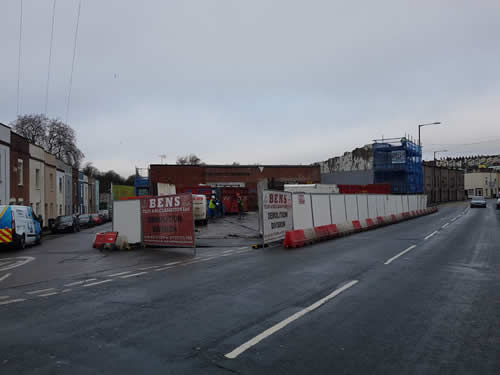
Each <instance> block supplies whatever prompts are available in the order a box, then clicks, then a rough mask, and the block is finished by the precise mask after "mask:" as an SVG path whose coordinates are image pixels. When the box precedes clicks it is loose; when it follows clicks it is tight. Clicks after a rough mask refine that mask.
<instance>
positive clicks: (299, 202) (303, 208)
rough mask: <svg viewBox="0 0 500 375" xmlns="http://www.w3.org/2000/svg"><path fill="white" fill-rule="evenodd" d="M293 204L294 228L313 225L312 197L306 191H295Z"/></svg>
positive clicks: (305, 227) (304, 227)
mask: <svg viewBox="0 0 500 375" xmlns="http://www.w3.org/2000/svg"><path fill="white" fill-rule="evenodd" d="M292 204H293V229H307V228H312V227H313V221H312V210H311V197H310V195H309V194H305V193H294V194H293V195H292Z"/></svg>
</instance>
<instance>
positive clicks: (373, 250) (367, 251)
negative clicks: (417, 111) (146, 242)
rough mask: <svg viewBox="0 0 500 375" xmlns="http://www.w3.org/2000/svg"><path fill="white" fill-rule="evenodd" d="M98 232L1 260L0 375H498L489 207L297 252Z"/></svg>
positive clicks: (442, 213)
mask: <svg viewBox="0 0 500 375" xmlns="http://www.w3.org/2000/svg"><path fill="white" fill-rule="evenodd" d="M92 232H93V230H86V231H84V232H82V233H79V234H74V235H73V234H72V235H67V236H57V237H54V238H51V239H47V240H46V241H45V242H44V244H43V245H42V247H33V248H29V249H27V250H25V251H23V252H20V251H16V252H3V253H2V254H0V279H1V278H2V277H3V276H5V275H6V274H10V275H9V276H8V277H6V278H5V279H4V280H2V281H0V321H1V325H0V337H1V340H0V371H1V373H2V374H112V373H113V374H114V373H116V374H138V373H140V374H230V373H237V374H398V375H399V374H498V373H500V292H499V291H500V210H495V209H494V207H493V204H492V203H491V202H489V207H488V208H487V209H470V208H468V207H467V205H466V204H465V203H454V204H449V205H444V206H442V207H441V208H440V210H439V212H437V213H435V214H432V215H429V216H424V217H420V218H417V219H413V220H409V221H406V222H402V223H399V224H395V225H392V226H387V227H383V228H379V229H376V230H373V231H368V232H363V233H360V234H356V235H353V236H349V237H344V238H340V239H337V240H333V241H328V242H323V243H319V244H316V245H313V246H309V247H305V248H300V249H296V250H284V249H282V248H281V247H274V248H267V249H260V250H252V249H251V248H249V247H237V248H216V247H214V248H205V249H199V251H198V255H197V256H196V257H193V256H192V254H191V253H190V251H187V250H184V251H180V250H176V251H165V250H136V251H131V252H122V253H100V252H98V251H96V250H92V249H90V248H89V245H90V242H91V239H92V236H93V234H92ZM23 257H24V258H23ZM28 258H33V259H31V260H28V261H26V260H27V259H28ZM23 259H24V260H23ZM23 261H25V263H23ZM10 266H14V267H13V268H9V267H10ZM5 268H8V269H5Z"/></svg>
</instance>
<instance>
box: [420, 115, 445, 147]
mask: <svg viewBox="0 0 500 375" xmlns="http://www.w3.org/2000/svg"><path fill="white" fill-rule="evenodd" d="M439 124H441V122H439V121H436V122H429V123H428V124H420V125H419V126H418V145H419V146H420V147H422V144H421V143H420V128H421V127H422V126H429V125H439Z"/></svg>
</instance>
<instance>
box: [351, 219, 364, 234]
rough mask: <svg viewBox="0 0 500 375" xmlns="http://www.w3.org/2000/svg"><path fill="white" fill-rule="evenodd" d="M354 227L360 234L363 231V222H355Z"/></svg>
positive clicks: (353, 222)
mask: <svg viewBox="0 0 500 375" xmlns="http://www.w3.org/2000/svg"><path fill="white" fill-rule="evenodd" d="M352 226H353V227H354V230H355V231H358V232H359V231H361V230H363V227H362V226H361V222H360V221H359V220H353V221H352Z"/></svg>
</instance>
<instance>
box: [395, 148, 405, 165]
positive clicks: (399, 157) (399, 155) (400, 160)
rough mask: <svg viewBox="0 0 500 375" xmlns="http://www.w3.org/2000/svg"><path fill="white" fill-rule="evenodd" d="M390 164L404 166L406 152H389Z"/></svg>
mask: <svg viewBox="0 0 500 375" xmlns="http://www.w3.org/2000/svg"><path fill="white" fill-rule="evenodd" d="M391 157H392V164H404V163H406V151H405V150H397V151H392V152H391Z"/></svg>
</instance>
